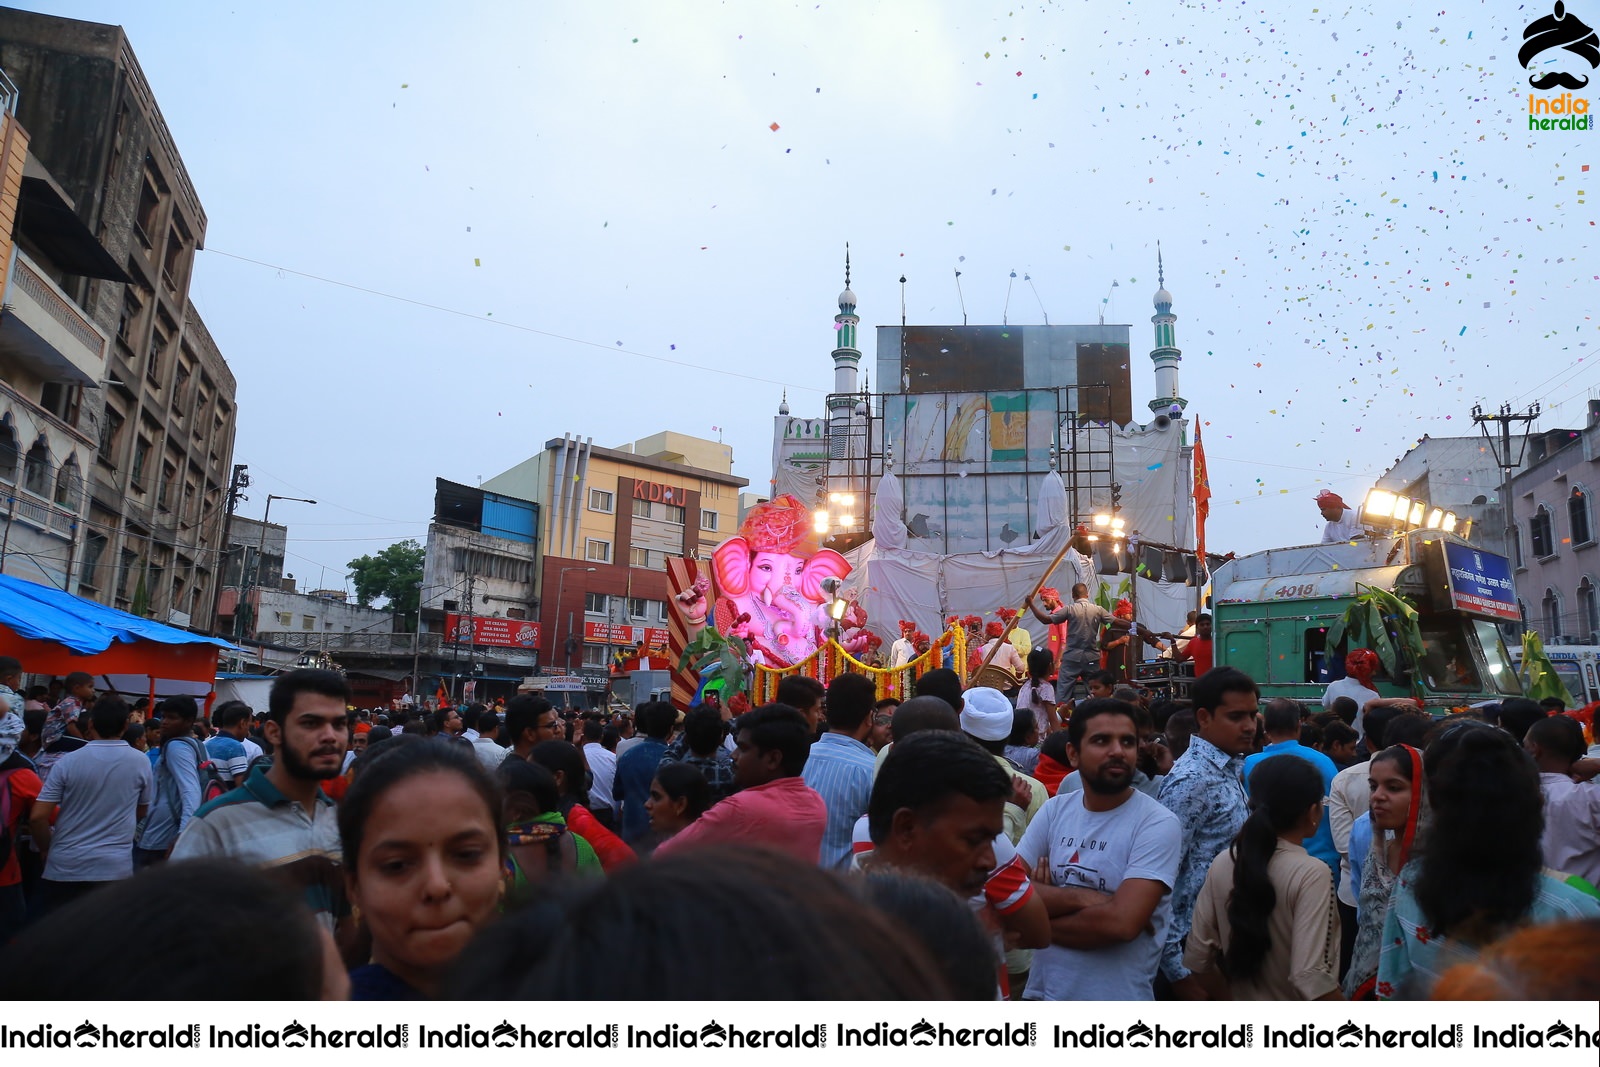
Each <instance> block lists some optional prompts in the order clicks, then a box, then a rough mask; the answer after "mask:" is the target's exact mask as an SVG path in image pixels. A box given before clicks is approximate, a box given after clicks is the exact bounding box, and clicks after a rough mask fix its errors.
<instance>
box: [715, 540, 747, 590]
mask: <svg viewBox="0 0 1600 1067" xmlns="http://www.w3.org/2000/svg"><path fill="white" fill-rule="evenodd" d="M711 573H712V574H714V575H715V576H716V579H717V588H718V589H720V590H721V591H722V592H724V593H726V594H728V595H729V596H743V595H744V593H745V591H746V590H747V589H749V588H750V543H749V542H748V541H746V540H745V539H744V538H743V537H730V538H728V539H727V540H726V541H724V542H722V544H720V545H718V546H717V550H716V551H715V552H713V553H711Z"/></svg>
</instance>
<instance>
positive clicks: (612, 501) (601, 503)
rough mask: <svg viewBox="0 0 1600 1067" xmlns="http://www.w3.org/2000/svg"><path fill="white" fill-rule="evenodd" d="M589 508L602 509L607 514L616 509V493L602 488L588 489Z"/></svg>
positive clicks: (591, 509) (592, 509) (593, 509)
mask: <svg viewBox="0 0 1600 1067" xmlns="http://www.w3.org/2000/svg"><path fill="white" fill-rule="evenodd" d="M589 510H590V511H603V512H605V513H606V514H607V515H610V514H611V513H612V512H614V511H616V510H617V503H616V495H615V494H614V493H608V492H606V491H605V490H604V489H591V490H589Z"/></svg>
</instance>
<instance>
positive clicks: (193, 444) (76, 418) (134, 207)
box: [0, 9, 236, 629]
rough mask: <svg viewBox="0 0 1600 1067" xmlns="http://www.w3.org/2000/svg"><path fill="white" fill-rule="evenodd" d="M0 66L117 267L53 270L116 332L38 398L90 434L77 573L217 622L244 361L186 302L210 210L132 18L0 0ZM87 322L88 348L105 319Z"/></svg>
mask: <svg viewBox="0 0 1600 1067" xmlns="http://www.w3.org/2000/svg"><path fill="white" fill-rule="evenodd" d="M0 68H4V69H5V70H6V71H7V72H8V73H9V74H10V76H11V77H12V79H13V80H14V81H15V83H16V86H17V89H18V106H17V115H18V117H19V118H20V120H21V122H22V125H23V126H24V127H25V128H27V130H28V131H29V133H30V135H31V142H30V151H31V152H32V153H33V155H34V156H36V157H37V159H38V161H39V162H40V163H41V164H42V165H43V168H44V169H45V170H47V171H48V172H49V174H50V175H51V176H52V177H53V178H54V180H55V182H57V183H59V184H58V188H59V189H60V191H61V197H62V203H65V204H67V205H70V211H71V213H72V214H73V215H75V216H76V218H77V219H78V221H79V223H80V224H81V225H82V226H83V227H84V228H86V229H87V231H88V232H89V233H90V234H91V235H92V236H93V237H94V239H95V240H96V242H97V243H98V244H99V245H100V246H101V247H102V248H103V249H104V251H105V252H106V253H108V254H109V258H110V263H111V266H112V267H113V268H114V269H115V270H116V271H117V272H119V274H120V276H119V277H108V276H107V274H106V272H101V273H99V274H86V273H83V272H82V271H81V270H80V271H77V272H76V273H73V272H71V268H70V267H68V268H67V269H66V270H64V271H63V273H62V275H61V276H60V277H52V278H51V279H50V280H51V281H53V282H54V283H55V285H56V287H57V289H58V290H59V293H58V294H56V295H58V296H60V297H61V298H63V299H65V300H66V301H67V302H69V303H71V304H75V305H76V306H77V307H78V308H81V309H83V310H84V311H85V312H87V318H88V319H89V320H91V322H92V324H93V326H94V327H96V328H97V329H98V332H99V333H100V334H103V335H105V336H106V337H108V338H109V343H108V344H107V345H106V349H107V352H106V357H105V362H104V365H103V367H101V368H100V369H99V371H98V372H97V373H95V374H93V375H85V376H84V377H93V378H94V379H95V380H93V381H83V380H79V379H73V380H71V381H65V382H58V383H55V384H56V385H57V388H55V389H53V390H52V391H51V395H50V396H49V398H48V399H47V400H44V401H43V404H44V406H45V407H47V408H49V409H50V410H52V411H54V412H56V413H58V417H59V420H60V421H61V422H62V423H63V424H64V425H65V426H66V427H67V429H68V430H71V431H76V433H77V434H78V435H80V436H81V438H82V440H81V441H79V443H78V446H77V448H78V450H80V451H82V452H83V455H82V456H81V457H79V456H78V455H77V453H76V451H75V452H74V453H73V456H72V458H74V459H77V461H78V466H79V476H80V477H81V478H82V479H83V482H84V485H85V487H86V490H87V504H86V507H85V508H84V517H83V520H82V522H81V524H80V525H81V527H82V529H81V537H80V539H79V548H78V551H77V553H76V554H75V557H74V559H73V567H72V573H71V574H70V575H67V576H66V580H67V581H68V584H69V587H70V589H71V591H73V592H75V593H80V594H82V595H84V596H88V597H92V598H93V599H96V600H99V601H102V602H104V603H108V604H112V605H115V606H117V607H120V608H124V609H137V610H139V611H140V612H142V613H145V614H148V615H151V616H153V617H155V618H159V619H162V620H168V621H172V622H175V623H178V624H180V625H188V626H191V627H193V628H196V629H205V628H209V627H210V625H211V622H212V620H211V618H210V614H211V600H212V592H213V582H214V580H215V578H216V572H217V569H218V568H217V559H218V556H219V551H218V550H219V549H220V548H221V547H222V545H221V542H222V538H223V530H222V526H223V520H224V512H225V508H226V495H227V480H228V471H229V465H230V463H231V462H232V455H233V439H234V424H235V416H236V410H235V406H234V391H235V382H234V377H233V373H232V372H231V371H230V370H229V369H228V365H227V363H226V362H224V360H223V358H222V356H221V353H220V352H219V351H218V350H217V346H216V343H215V342H214V341H213V340H212V338H211V335H210V333H209V332H208V331H207V330H206V327H205V324H204V323H203V322H202V321H201V319H200V316H199V314H198V312H197V311H196V310H195V308H194V306H193V305H192V304H191V302H190V300H189V280H190V276H191V272H192V270H193V266H194V255H195V252H196V250H197V249H199V248H200V247H201V245H202V243H203V241H204V239H205V230H206V216H205V211H204V209H203V208H202V207H201V205H200V200H199V197H198V196H197V195H196V193H195V190H194V186H193V184H192V183H191V182H190V180H189V175H188V172H187V171H186V170H185V169H184V165H183V160H182V158H181V157H180V156H179V155H178V150H177V147H176V146H175V145H174V143H173V139H172V135H171V133H170V132H169V131H168V129H167V125H166V122H165V121H164V120H163V119H162V117H161V111H160V109H159V108H158V107H157V106H156V102H155V98H154V96H153V94H152V93H151V91H150V86H149V83H148V82H147V81H146V80H145V77H144V74H143V72H142V71H141V70H140V67H139V62H138V60H137V59H136V58H135V56H134V53H133V49H132V46H131V45H130V44H129V42H128V39H127V37H126V35H125V34H124V33H123V32H122V30H121V29H120V28H119V27H116V26H104V25H99V24H95V23H88V22H79V21H76V20H73V19H63V18H55V17H52V16H47V15H38V14H33V13H31V12H25V11H16V10H12V9H0ZM19 262H21V261H20V260H19ZM25 269H26V268H24V272H25ZM24 272H19V271H17V270H15V269H14V270H13V277H14V278H20V277H21V275H22V273H24ZM36 273H47V272H36ZM41 299H42V298H41ZM47 302H48V301H47ZM79 333H80V334H81V336H80V337H79V341H80V342H81V343H83V344H86V345H89V346H90V347H92V344H93V338H92V334H93V333H94V331H93V330H87V331H79ZM19 445H20V442H19ZM30 447H31V446H30ZM66 458H67V457H66V456H65V455H63V456H62V457H61V458H60V459H59V460H58V462H60V463H62V464H64V463H65V459H66Z"/></svg>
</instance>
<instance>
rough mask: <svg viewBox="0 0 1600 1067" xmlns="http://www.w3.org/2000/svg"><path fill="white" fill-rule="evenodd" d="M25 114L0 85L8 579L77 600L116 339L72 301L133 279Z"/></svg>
mask: <svg viewBox="0 0 1600 1067" xmlns="http://www.w3.org/2000/svg"><path fill="white" fill-rule="evenodd" d="M16 103H17V94H16V91H15V90H14V88H13V87H12V86H11V83H10V81H9V80H8V79H6V78H5V76H4V75H3V74H0V105H3V110H0V255H3V257H4V261H5V263H6V264H7V269H6V271H5V273H4V274H3V275H0V292H3V300H4V305H3V307H0V497H3V500H0V503H3V505H4V510H5V514H4V517H3V520H0V521H3V522H4V532H3V533H0V570H3V571H4V573H6V574H11V575H15V576H17V577H20V578H26V579H28V580H30V581H35V582H40V583H43V584H46V585H51V586H55V587H56V588H59V589H70V588H71V583H70V580H69V575H70V574H71V572H72V571H73V569H74V564H75V563H77V562H79V553H80V550H81V547H82V544H83V538H82V533H83V528H84V525H85V523H84V520H85V517H86V511H87V494H86V493H85V489H84V485H85V483H84V472H85V471H87V470H89V469H90V468H91V466H92V464H93V462H94V454H95V446H96V441H95V439H94V438H93V437H92V436H91V435H90V434H89V433H88V432H87V430H86V428H85V426H84V425H83V424H82V422H81V420H80V414H81V410H80V409H81V404H80V401H79V397H80V394H81V392H82V390H84V389H86V388H87V389H98V388H99V386H100V383H101V379H102V378H104V377H105V366H106V363H105V360H106V341H107V338H106V333H105V331H104V330H102V329H100V328H99V327H98V326H96V325H95V324H94V323H93V322H92V321H91V320H90V319H89V317H88V315H87V313H86V312H85V310H84V309H83V307H81V306H80V305H79V304H78V303H77V301H76V300H75V299H74V298H73V297H72V296H70V295H69V294H68V292H67V289H68V288H69V287H72V288H76V285H75V283H76V282H77V281H78V280H79V279H82V278H84V277H94V278H100V279H105V280H116V279H120V278H123V277H125V275H124V274H123V273H122V271H121V270H120V269H119V268H118V267H117V265H116V263H115V262H114V261H113V260H112V259H111V257H110V256H109V255H108V254H107V253H106V251H105V249H104V248H102V247H101V246H100V243H99V242H98V241H97V240H95V237H94V235H93V234H92V233H90V232H89V230H88V229H87V228H86V227H85V226H84V225H83V223H82V221H81V220H79V218H78V216H77V214H76V213H75V212H74V211H73V204H72V201H71V199H70V198H68V197H67V195H66V193H65V192H64V191H63V190H62V188H61V186H60V185H58V184H57V183H56V182H55V180H54V179H53V178H52V177H51V175H50V174H49V172H48V171H46V170H45V168H44V166H43V165H42V164H41V163H40V162H39V160H38V159H36V158H35V157H34V156H33V155H32V154H30V153H29V151H28V142H29V136H28V132H27V130H26V129H25V128H24V127H23V126H22V124H21V123H20V122H19V121H18V119H17V117H16V115H15V113H14V112H15V106H16Z"/></svg>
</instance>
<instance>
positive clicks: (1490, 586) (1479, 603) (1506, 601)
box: [1444, 541, 1522, 622]
mask: <svg viewBox="0 0 1600 1067" xmlns="http://www.w3.org/2000/svg"><path fill="white" fill-rule="evenodd" d="M1444 571H1445V581H1446V583H1447V587H1448V589H1449V590H1450V606H1451V607H1453V608H1455V609H1456V610H1457V611H1468V612H1471V613H1472V614H1474V615H1487V616H1488V617H1489V618H1491V619H1500V620H1502V621H1505V622H1518V621H1520V620H1521V619H1522V613H1521V612H1520V611H1519V610H1517V590H1516V584H1515V582H1514V581H1513V579H1512V577H1511V561H1510V560H1508V559H1506V557H1504V556H1497V555H1495V554H1493V553H1492V552H1485V551H1483V550H1482V549H1477V548H1473V547H1472V546H1471V545H1458V544H1456V543H1455V542H1453V541H1446V542H1444Z"/></svg>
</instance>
